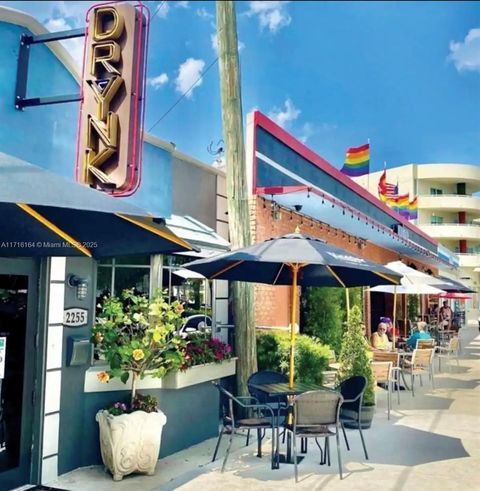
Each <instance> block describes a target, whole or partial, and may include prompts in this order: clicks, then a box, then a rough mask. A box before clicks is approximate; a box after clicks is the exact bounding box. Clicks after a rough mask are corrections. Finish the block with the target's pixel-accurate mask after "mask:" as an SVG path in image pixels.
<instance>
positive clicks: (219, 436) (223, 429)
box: [212, 426, 225, 462]
mask: <svg viewBox="0 0 480 491" xmlns="http://www.w3.org/2000/svg"><path fill="white" fill-rule="evenodd" d="M224 431H225V427H224V426H222V429H221V430H220V434H219V435H218V438H217V444H216V445H215V452H213V458H212V462H215V459H216V458H217V452H218V447H220V440H221V439H222V436H223V432H224Z"/></svg>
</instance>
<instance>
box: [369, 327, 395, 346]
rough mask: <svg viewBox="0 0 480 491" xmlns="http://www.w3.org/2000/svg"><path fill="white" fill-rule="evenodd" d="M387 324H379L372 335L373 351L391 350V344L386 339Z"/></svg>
mask: <svg viewBox="0 0 480 491" xmlns="http://www.w3.org/2000/svg"><path fill="white" fill-rule="evenodd" d="M386 333H387V324H385V322H380V324H378V327H377V331H376V332H374V333H373V334H372V346H373V349H378V350H384V351H388V350H390V349H391V347H392V344H391V343H390V341H389V340H388V338H387V334H386Z"/></svg>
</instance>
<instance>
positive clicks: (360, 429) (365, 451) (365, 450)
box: [358, 421, 368, 460]
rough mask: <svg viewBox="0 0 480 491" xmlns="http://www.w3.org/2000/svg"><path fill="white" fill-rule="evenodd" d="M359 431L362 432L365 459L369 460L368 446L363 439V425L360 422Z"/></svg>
mask: <svg viewBox="0 0 480 491" xmlns="http://www.w3.org/2000/svg"><path fill="white" fill-rule="evenodd" d="M358 431H360V439H361V440H362V446H363V451H364V453H365V458H366V459H367V460H368V453H367V446H366V445H365V439H364V438H363V431H362V425H361V424H360V421H359V422H358Z"/></svg>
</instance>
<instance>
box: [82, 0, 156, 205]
mask: <svg viewBox="0 0 480 491" xmlns="http://www.w3.org/2000/svg"><path fill="white" fill-rule="evenodd" d="M147 17H148V11H147V10H146V9H145V7H144V6H143V5H141V4H139V5H132V4H130V3H119V4H117V3H111V4H103V5H96V6H94V7H92V8H91V9H90V11H89V12H88V14H87V33H86V37H85V56H84V66H83V77H82V102H81V106H80V116H79V131H78V142H77V168H76V176H77V181H79V182H81V183H83V184H87V185H89V186H92V187H95V188H97V189H100V190H103V191H106V192H108V193H110V194H112V195H114V196H126V195H130V194H133V193H134V192H135V191H136V189H137V188H138V185H139V183H140V178H141V158H142V144H143V115H144V92H145V56H146V43H147V28H148V23H147Z"/></svg>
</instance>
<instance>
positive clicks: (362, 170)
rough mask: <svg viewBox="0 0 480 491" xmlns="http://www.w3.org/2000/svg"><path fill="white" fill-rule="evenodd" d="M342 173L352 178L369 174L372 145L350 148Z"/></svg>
mask: <svg viewBox="0 0 480 491" xmlns="http://www.w3.org/2000/svg"><path fill="white" fill-rule="evenodd" d="M340 172H343V174H345V175H346V176H350V177H358V176H363V175H365V174H368V173H369V172H370V144H369V143H367V144H365V145H362V146H361V147H352V148H349V149H348V150H347V154H346V157H345V162H344V164H343V167H342V168H341V169H340Z"/></svg>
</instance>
